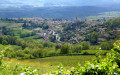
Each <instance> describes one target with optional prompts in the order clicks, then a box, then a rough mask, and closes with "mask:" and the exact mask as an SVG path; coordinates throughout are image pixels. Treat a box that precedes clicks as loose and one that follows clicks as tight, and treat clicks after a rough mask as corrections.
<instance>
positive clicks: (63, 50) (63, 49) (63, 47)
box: [61, 43, 71, 54]
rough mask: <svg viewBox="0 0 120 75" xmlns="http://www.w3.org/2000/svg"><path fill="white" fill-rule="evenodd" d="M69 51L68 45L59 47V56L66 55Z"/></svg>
mask: <svg viewBox="0 0 120 75" xmlns="http://www.w3.org/2000/svg"><path fill="white" fill-rule="evenodd" d="M70 49H71V47H70V44H68V43H67V44H64V45H62V46H61V54H68V53H69V50H70Z"/></svg>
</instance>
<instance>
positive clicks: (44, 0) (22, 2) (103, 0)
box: [0, 0, 120, 7]
mask: <svg viewBox="0 0 120 75" xmlns="http://www.w3.org/2000/svg"><path fill="white" fill-rule="evenodd" d="M114 4H120V0H1V1H0V6H2V7H22V6H33V7H48V6H98V5H101V6H103V5H104V6H106V5H114Z"/></svg>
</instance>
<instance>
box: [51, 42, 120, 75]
mask: <svg viewBox="0 0 120 75" xmlns="http://www.w3.org/2000/svg"><path fill="white" fill-rule="evenodd" d="M119 46H120V41H117V42H116V43H115V44H114V48H113V49H112V53H108V54H107V55H106V56H107V57H106V58H105V59H101V57H100V54H99V52H98V53H97V54H96V59H94V61H93V62H91V63H90V62H87V63H86V64H85V65H84V66H81V65H78V66H77V68H73V69H72V70H71V71H69V70H68V71H64V70H63V66H62V65H60V66H59V67H58V69H59V70H58V71H56V72H52V73H50V74H51V75H119V74H120V68H119V67H120V65H119V62H120V54H119V53H120V47H119Z"/></svg>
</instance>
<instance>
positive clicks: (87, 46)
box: [81, 41, 90, 50]
mask: <svg viewBox="0 0 120 75" xmlns="http://www.w3.org/2000/svg"><path fill="white" fill-rule="evenodd" d="M81 45H82V49H83V50H88V49H89V47H90V44H89V43H88V42H86V41H83V42H82V43H81Z"/></svg>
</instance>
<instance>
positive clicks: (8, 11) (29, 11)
mask: <svg viewBox="0 0 120 75" xmlns="http://www.w3.org/2000/svg"><path fill="white" fill-rule="evenodd" d="M113 11H114V12H116V13H117V14H116V13H114V12H113ZM105 12H107V13H105ZM109 12H111V14H112V16H113V17H118V16H120V8H119V7H96V6H62V7H60V6H59V7H30V6H23V7H21V8H13V7H9V8H4V9H0V18H19V17H23V18H27V17H44V18H57V19H69V20H73V19H75V18H76V17H78V18H80V19H82V18H85V17H89V16H99V15H101V14H102V13H105V14H103V15H105V17H109V16H111V14H110V13H109ZM103 17H104V16H103Z"/></svg>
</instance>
